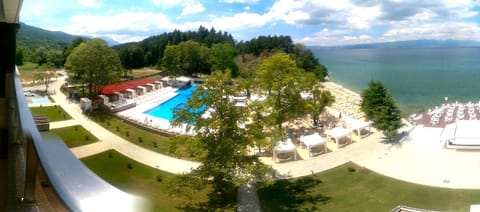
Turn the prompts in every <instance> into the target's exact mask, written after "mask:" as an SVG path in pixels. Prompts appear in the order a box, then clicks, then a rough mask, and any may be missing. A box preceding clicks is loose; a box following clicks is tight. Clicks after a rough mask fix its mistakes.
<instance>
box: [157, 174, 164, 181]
mask: <svg viewBox="0 0 480 212" xmlns="http://www.w3.org/2000/svg"><path fill="white" fill-rule="evenodd" d="M162 181H163V178H162V176H160V175H157V182H159V183H161V182H162Z"/></svg>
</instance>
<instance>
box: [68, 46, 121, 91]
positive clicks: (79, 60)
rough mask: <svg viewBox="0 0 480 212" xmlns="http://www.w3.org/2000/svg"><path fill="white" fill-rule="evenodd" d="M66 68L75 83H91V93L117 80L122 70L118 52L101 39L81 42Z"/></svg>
mask: <svg viewBox="0 0 480 212" xmlns="http://www.w3.org/2000/svg"><path fill="white" fill-rule="evenodd" d="M65 68H66V70H67V71H68V74H69V76H70V79H72V80H73V82H74V83H75V82H76V83H82V84H88V85H89V93H90V95H95V94H98V93H99V91H100V90H101V89H102V88H103V87H104V86H105V85H107V84H110V83H113V82H116V81H117V80H118V79H119V76H120V74H121V71H122V65H121V62H120V58H119V57H118V55H117V53H116V52H115V51H114V50H113V49H111V48H109V47H108V46H107V43H106V42H105V41H103V40H101V39H93V40H90V41H88V42H86V43H81V44H80V45H79V46H78V47H76V48H75V49H73V51H72V53H71V54H70V55H69V56H68V58H67V62H66V63H65ZM93 88H95V89H93Z"/></svg>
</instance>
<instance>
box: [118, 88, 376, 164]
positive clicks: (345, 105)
mask: <svg viewBox="0 0 480 212" xmlns="http://www.w3.org/2000/svg"><path fill="white" fill-rule="evenodd" d="M325 89H326V90H329V91H330V92H331V93H332V94H333V95H334V96H335V98H336V99H338V100H337V101H336V103H335V104H334V105H333V106H332V107H328V108H327V109H326V113H324V114H323V115H322V117H321V119H322V120H323V121H322V122H321V124H320V126H313V119H312V118H311V117H309V116H306V117H302V118H298V119H296V120H294V121H292V122H286V123H284V127H285V130H286V133H287V135H288V139H286V140H285V141H278V142H277V145H276V146H274V147H271V148H269V149H271V150H269V151H267V154H266V155H268V157H266V158H263V160H264V162H265V163H272V162H283V161H293V160H301V159H308V158H311V157H314V156H318V155H320V154H324V153H328V152H332V151H337V150H339V149H340V148H342V147H344V146H346V145H348V144H351V143H352V142H359V141H361V140H362V139H363V138H364V137H366V136H368V135H370V134H371V133H372V130H371V128H370V124H371V123H370V122H366V121H364V115H363V114H362V113H361V112H360V111H359V108H360V106H359V103H360V102H361V100H360V96H359V95H358V94H355V93H353V92H351V91H348V90H346V89H344V88H342V87H341V86H338V85H336V84H334V83H332V82H328V84H327V86H325ZM176 91H177V89H176V88H172V87H169V86H166V87H162V88H160V89H157V90H150V91H149V92H145V93H143V95H137V96H135V98H134V99H133V100H134V101H135V103H136V106H135V107H133V108H130V109H127V110H124V111H121V112H118V113H117V115H119V116H120V117H122V118H124V119H125V120H127V121H130V122H133V123H135V124H138V125H140V126H142V127H145V128H150V129H153V130H157V131H160V132H166V133H171V134H183V135H190V136H191V135H193V133H194V132H193V131H191V130H190V131H187V130H186V125H183V126H181V127H173V126H171V125H170V122H169V120H166V119H162V118H159V117H155V116H152V115H148V114H145V113H144V112H145V111H148V110H150V109H152V108H154V107H156V106H157V105H159V104H161V103H163V102H165V101H168V100H169V99H170V98H173V97H174V96H176V95H177V93H176ZM232 100H233V101H239V102H237V103H238V104H237V105H238V106H244V105H245V103H247V102H248V101H252V100H247V99H246V98H242V97H232ZM244 101H245V102H244ZM341 113H343V115H339V114H341ZM359 117H360V118H361V119H359ZM281 144H284V145H281ZM251 152H252V154H259V152H258V150H256V149H255V148H252V151H251ZM264 153H265V152H264V151H262V152H260V154H262V155H263V154H264Z"/></svg>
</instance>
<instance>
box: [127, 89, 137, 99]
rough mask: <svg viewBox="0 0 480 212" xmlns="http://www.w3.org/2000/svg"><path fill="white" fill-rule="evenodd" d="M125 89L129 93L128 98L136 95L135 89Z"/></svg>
mask: <svg viewBox="0 0 480 212" xmlns="http://www.w3.org/2000/svg"><path fill="white" fill-rule="evenodd" d="M125 91H127V93H129V96H130V98H135V97H136V96H137V95H136V92H135V90H133V89H130V88H127V89H126V90H125Z"/></svg>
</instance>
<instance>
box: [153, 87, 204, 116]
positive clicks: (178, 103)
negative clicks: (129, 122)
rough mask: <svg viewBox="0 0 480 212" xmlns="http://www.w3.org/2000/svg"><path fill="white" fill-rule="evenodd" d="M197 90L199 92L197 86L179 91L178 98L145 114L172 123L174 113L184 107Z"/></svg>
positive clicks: (175, 97)
mask: <svg viewBox="0 0 480 212" xmlns="http://www.w3.org/2000/svg"><path fill="white" fill-rule="evenodd" d="M196 90H198V87H197V86H192V87H189V88H186V89H181V90H177V93H178V94H177V95H176V96H174V97H173V98H171V99H169V100H167V101H166V102H163V103H162V104H159V105H158V106H156V107H154V108H152V109H150V110H147V111H145V112H143V113H145V114H148V115H151V116H155V117H158V118H162V119H167V120H170V121H171V120H173V111H174V110H175V109H176V108H181V107H183V106H184V105H185V104H186V103H187V101H188V99H189V98H190V97H191V96H192V94H193V92H194V91H196Z"/></svg>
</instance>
